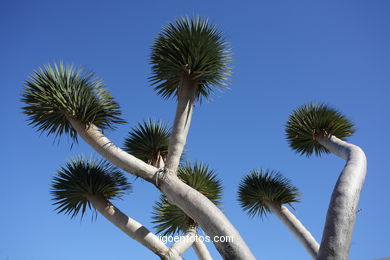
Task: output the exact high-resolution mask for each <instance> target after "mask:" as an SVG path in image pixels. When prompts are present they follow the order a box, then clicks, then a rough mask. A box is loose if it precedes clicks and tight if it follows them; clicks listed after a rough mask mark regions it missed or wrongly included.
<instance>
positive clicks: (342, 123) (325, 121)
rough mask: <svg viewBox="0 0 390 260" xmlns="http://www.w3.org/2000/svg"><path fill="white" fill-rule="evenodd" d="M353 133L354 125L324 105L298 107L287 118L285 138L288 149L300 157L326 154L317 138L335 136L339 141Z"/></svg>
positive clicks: (326, 151)
mask: <svg viewBox="0 0 390 260" xmlns="http://www.w3.org/2000/svg"><path fill="white" fill-rule="evenodd" d="M354 132H355V129H354V125H353V124H352V122H351V121H350V120H348V119H347V118H346V117H345V116H344V115H343V114H341V113H340V112H338V111H337V110H335V109H333V108H331V107H329V106H327V105H325V104H307V105H303V106H300V107H298V108H297V109H296V110H295V111H294V112H293V113H292V114H291V115H290V117H289V118H288V121H287V124H286V136H287V140H288V142H289V144H290V147H291V148H292V149H293V150H295V151H296V152H298V153H300V154H301V155H303V154H306V155H307V156H310V155H312V154H313V152H314V153H315V154H316V155H321V154H322V153H328V150H327V149H326V148H325V147H324V146H322V145H321V144H320V143H319V142H318V141H317V138H318V137H319V136H330V135H333V136H336V137H338V138H340V139H341V140H345V138H346V137H348V136H350V135H352V134H353V133H354Z"/></svg>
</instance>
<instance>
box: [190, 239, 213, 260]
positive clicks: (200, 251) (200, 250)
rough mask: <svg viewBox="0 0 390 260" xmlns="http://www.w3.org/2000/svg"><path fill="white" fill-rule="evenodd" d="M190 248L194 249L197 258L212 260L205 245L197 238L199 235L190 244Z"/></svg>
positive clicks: (199, 259)
mask: <svg viewBox="0 0 390 260" xmlns="http://www.w3.org/2000/svg"><path fill="white" fill-rule="evenodd" d="M192 248H193V249H194V251H195V254H196V256H197V257H198V260H213V258H212V257H211V255H210V252H209V250H208V249H207V247H206V245H205V244H204V243H203V241H201V240H200V239H199V237H198V238H197V240H196V241H195V242H194V244H193V245H192Z"/></svg>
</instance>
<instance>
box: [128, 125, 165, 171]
mask: <svg viewBox="0 0 390 260" xmlns="http://www.w3.org/2000/svg"><path fill="white" fill-rule="evenodd" d="M170 135H171V133H170V130H169V128H168V126H167V125H165V124H163V123H162V122H161V121H158V122H155V121H153V120H151V119H149V120H148V121H144V122H142V123H139V124H138V126H136V127H135V128H133V129H132V131H131V132H129V136H128V137H127V138H126V139H125V143H124V150H125V151H127V152H128V153H130V154H132V155H134V156H135V157H137V158H139V159H141V160H143V161H144V162H146V163H149V164H152V165H154V163H155V162H157V161H158V160H159V157H161V159H163V160H165V159H166V157H167V155H168V145H169V137H170ZM155 166H157V165H155Z"/></svg>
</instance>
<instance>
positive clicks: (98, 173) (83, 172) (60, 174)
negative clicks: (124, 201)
mask: <svg viewBox="0 0 390 260" xmlns="http://www.w3.org/2000/svg"><path fill="white" fill-rule="evenodd" d="M51 186H52V189H51V194H52V196H53V201H54V205H56V206H57V208H56V211H57V212H58V213H64V214H66V215H70V216H71V218H73V217H75V216H77V215H78V214H79V213H80V214H81V216H83V215H84V214H85V212H86V210H87V208H89V209H91V204H90V202H89V201H88V199H87V196H93V195H98V196H102V197H104V198H105V199H107V200H110V199H116V198H121V197H122V196H123V195H124V194H125V193H126V192H128V191H129V190H130V189H131V186H130V184H129V183H128V182H127V179H126V177H125V176H124V175H123V174H122V173H121V172H120V171H119V170H118V169H117V168H115V167H114V166H112V165H111V164H110V163H108V162H106V161H104V160H92V159H89V160H85V159H84V158H83V157H76V158H74V159H72V160H70V161H68V162H67V163H66V165H65V167H61V168H60V169H59V170H58V171H57V175H56V176H55V177H54V178H53V180H52V183H51Z"/></svg>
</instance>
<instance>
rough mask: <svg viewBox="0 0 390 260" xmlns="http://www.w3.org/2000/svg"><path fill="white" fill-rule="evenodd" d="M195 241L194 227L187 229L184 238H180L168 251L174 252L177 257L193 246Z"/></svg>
mask: <svg viewBox="0 0 390 260" xmlns="http://www.w3.org/2000/svg"><path fill="white" fill-rule="evenodd" d="M195 239H196V229H195V228H194V227H193V228H189V229H188V230H187V232H186V234H185V235H184V237H182V238H181V240H180V241H178V242H176V243H175V244H173V246H172V247H171V249H170V250H171V251H174V252H175V253H176V254H178V255H181V254H183V253H184V252H185V251H187V249H188V248H190V247H191V246H192V245H193V244H194V242H195Z"/></svg>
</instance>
